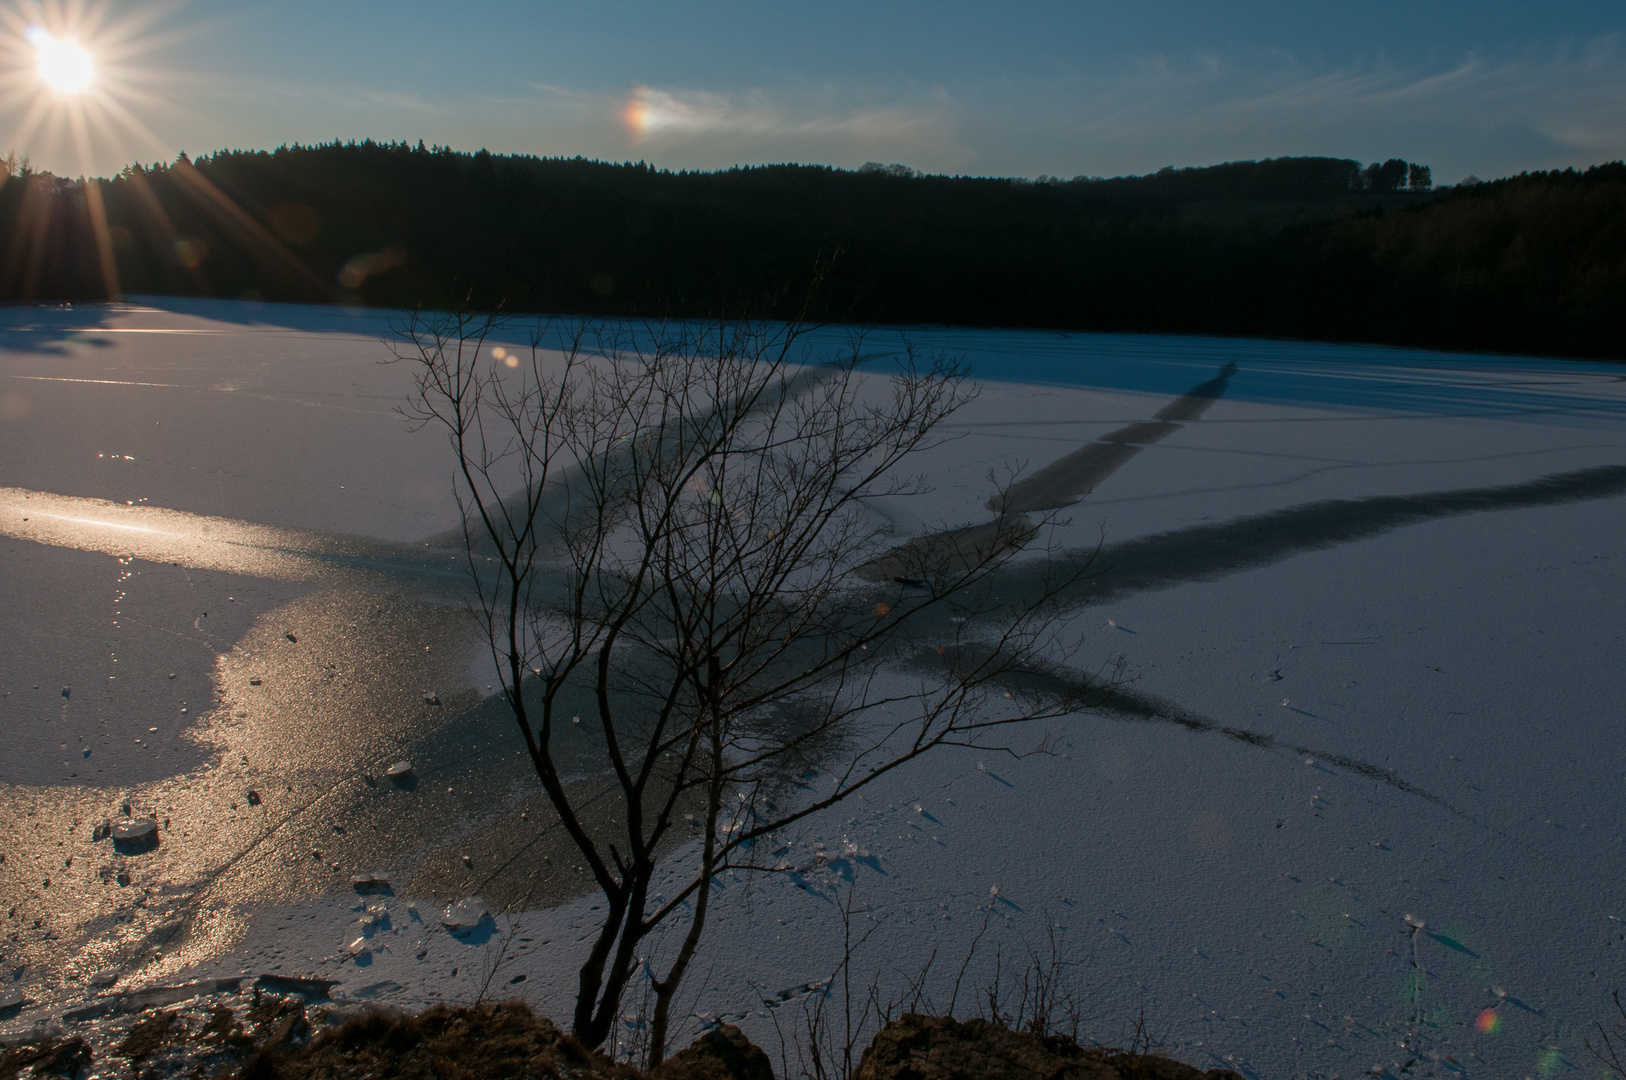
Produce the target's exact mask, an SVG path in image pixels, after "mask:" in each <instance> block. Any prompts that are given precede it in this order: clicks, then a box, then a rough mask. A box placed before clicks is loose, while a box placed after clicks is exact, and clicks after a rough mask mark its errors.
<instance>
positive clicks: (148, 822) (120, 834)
mask: <svg viewBox="0 0 1626 1080" xmlns="http://www.w3.org/2000/svg"><path fill="white" fill-rule="evenodd" d="M157 835H158V822H156V821H154V820H153V819H152V818H130V819H128V820H125V821H120V822H116V823H114V825H113V839H114V840H126V841H130V840H151V839H152V838H153V837H155V836H157Z"/></svg>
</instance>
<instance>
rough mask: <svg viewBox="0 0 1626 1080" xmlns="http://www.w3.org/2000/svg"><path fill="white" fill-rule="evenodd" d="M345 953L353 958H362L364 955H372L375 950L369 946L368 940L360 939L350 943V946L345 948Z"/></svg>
mask: <svg viewBox="0 0 1626 1080" xmlns="http://www.w3.org/2000/svg"><path fill="white" fill-rule="evenodd" d="M344 951H345V952H347V953H349V954H350V955H351V956H360V955H362V954H363V953H370V952H372V951H373V950H372V949H371V948H370V947H369V946H368V944H367V939H366V938H364V937H358V938H356V939H355V940H354V941H352V942H350V944H348V945H346V946H345V947H344Z"/></svg>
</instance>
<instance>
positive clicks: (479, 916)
mask: <svg viewBox="0 0 1626 1080" xmlns="http://www.w3.org/2000/svg"><path fill="white" fill-rule="evenodd" d="M490 917H491V913H490V912H488V911H487V910H486V906H485V903H484V901H482V900H481V899H480V898H479V897H478V896H471V897H469V898H468V899H466V900H459V901H458V902H457V903H455V904H453V905H452V906H451V907H449V908H447V909H446V914H445V916H443V917H442V918H441V920H440V921H441V923H442V924H443V925H444V926H446V927H447V929H450V930H472V929H474V928H475V927H476V926H479V925H480V923H481V922H482V921H483V920H485V919H489V918H490Z"/></svg>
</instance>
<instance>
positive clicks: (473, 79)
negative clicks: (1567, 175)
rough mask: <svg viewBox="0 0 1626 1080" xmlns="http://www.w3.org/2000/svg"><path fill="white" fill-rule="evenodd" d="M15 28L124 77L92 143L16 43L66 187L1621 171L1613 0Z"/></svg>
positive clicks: (29, 139)
mask: <svg viewBox="0 0 1626 1080" xmlns="http://www.w3.org/2000/svg"><path fill="white" fill-rule="evenodd" d="M4 2H5V0H0V4H3V3H4ZM9 10H10V11H11V13H12V17H11V18H10V19H9V20H8V26H9V27H10V29H11V32H12V33H13V36H16V34H17V32H18V31H19V28H21V27H23V26H25V25H26V24H28V23H30V22H39V21H42V20H43V21H45V22H46V23H53V20H54V21H55V24H54V25H52V26H51V27H50V28H51V29H53V30H55V31H57V32H59V33H66V32H67V29H66V28H67V27H68V26H69V24H70V23H73V22H74V21H75V19H76V18H77V19H78V21H79V22H80V23H82V24H83V25H82V26H81V31H80V32H81V33H82V34H83V35H84V36H86V37H87V38H88V39H90V43H91V44H92V46H93V51H95V52H96V53H97V59H98V62H99V63H100V64H101V69H102V71H103V73H104V75H105V78H104V80H103V81H102V83H101V84H100V88H99V89H94V90H93V91H92V92H91V94H92V96H93V97H94V96H95V95H97V94H100V95H102V97H103V98H104V99H111V102H112V104H111V105H110V106H109V107H107V108H106V109H104V110H103V111H104V115H103V116H102V117H101V120H100V122H98V123H92V124H89V125H87V128H86V130H87V132H89V134H88V135H87V136H86V137H85V138H84V139H81V140H78V141H76V140H75V139H74V138H73V137H72V131H71V124H70V123H69V121H68V119H66V118H65V117H64V116H62V115H58V114H60V113H64V112H65V110H64V109H63V108H62V107H61V106H60V103H52V106H53V107H52V109H49V110H42V111H37V113H36V116H35V119H34V120H33V121H32V122H29V121H27V120H25V116H26V113H27V109H28V108H29V106H30V104H31V102H32V100H33V96H34V95H35V94H36V93H37V89H38V82H37V79H36V78H33V77H32V76H33V71H32V68H31V66H30V65H31V63H32V61H31V59H30V56H29V53H28V52H27V50H26V49H25V48H22V47H20V46H18V47H13V48H9V49H6V50H0V62H3V63H4V64H6V65H8V67H7V70H5V71H4V72H3V73H0V74H3V97H0V127H4V128H6V129H7V130H8V131H9V132H11V133H12V135H11V138H10V142H9V143H5V142H0V146H5V145H10V146H14V147H15V148H16V149H17V150H18V151H19V152H20V153H28V154H30V155H31V156H32V157H33V159H34V161H35V162H36V163H37V164H40V165H42V166H45V167H49V168H53V169H57V170H59V171H63V172H67V173H79V172H84V171H90V172H103V173H105V172H107V171H109V170H112V169H116V168H117V167H118V166H119V165H121V164H122V163H124V162H125V161H126V160H130V159H133V158H139V159H142V160H158V159H161V158H168V157H173V155H174V154H175V153H176V152H177V151H179V150H182V149H184V150H186V151H188V152H190V153H194V154H196V153H199V152H206V151H209V150H213V149H217V148H221V147H262V148H263V147H274V146H276V145H279V144H281V143H284V142H293V141H300V142H314V141H325V140H330V139H334V138H338V139H360V138H368V137H371V138H375V139H407V140H412V141H416V140H418V139H423V140H424V141H426V142H429V143H442V144H447V145H451V146H453V147H456V148H458V149H469V150H472V149H478V148H480V147H488V148H490V149H492V150H494V151H502V152H522V153H535V154H543V155H575V154H581V155H584V156H588V157H598V158H605V159H612V160H628V159H631V160H638V159H643V160H648V161H651V162H654V163H656V164H658V165H662V166H667V167H672V168H720V167H727V166H730V165H734V164H758V163H764V162H778V161H806V162H820V163H828V164H834V165H839V166H844V167H853V166H857V165H859V164H861V163H863V162H865V161H868V160H878V161H882V162H902V163H905V164H908V165H911V166H914V167H915V168H919V169H924V170H928V171H932V172H950V173H974V174H982V175H1015V176H1035V175H1039V174H1051V175H1058V176H1073V175H1077V174H1081V173H1082V174H1088V175H1119V174H1124V173H1141V172H1149V171H1152V170H1155V169H1157V168H1159V167H1161V166H1163V165H1171V164H1172V165H1201V164H1210V163H1213V162H1218V161H1226V160H1237V159H1243V158H1261V157H1269V156H1278V155H1285V154H1330V155H1336V156H1341V157H1354V158H1359V159H1361V160H1373V159H1378V158H1386V157H1391V156H1394V157H1403V158H1407V159H1410V160H1414V161H1421V162H1424V163H1427V164H1430V165H1432V166H1433V167H1434V170H1435V176H1436V178H1437V179H1438V180H1441V181H1446V182H1450V181H1454V180H1456V179H1460V178H1461V177H1462V176H1464V175H1466V174H1469V173H1473V174H1477V175H1480V176H1484V177H1489V176H1499V175H1505V174H1507V173H1510V172H1517V171H1519V170H1522V169H1534V168H1550V167H1556V166H1566V165H1585V164H1590V163H1594V162H1598V161H1604V160H1611V159H1614V158H1619V157H1622V156H1626V4H1623V3H1621V2H1620V0H1615V2H1612V3H1603V2H1569V3H1562V2H1561V3H1546V4H1536V3H1510V2H1495V0H1491V2H1481V3H1452V2H1439V3H1434V4H1424V3H1416V2H1413V3H1407V4H1402V3H1391V2H1388V0H1367V2H1365V3H1361V4H1347V3H1346V4H1336V5H1335V4H1319V3H1312V2H1300V3H1230V4H1225V3H1216V2H1200V0H1142V2H1138V3H1134V4H1128V3H1122V2H1117V3H1110V4H1109V3H1086V2H1075V3H1060V2H1031V3H1003V4H990V3H967V2H939V3H920V2H885V0H870V2H868V3H846V2H844V0H821V2H819V3H792V2H788V0H785V2H765V0H759V2H745V0H718V2H704V3H682V2H667V3H651V2H645V0H583V2H575V3H547V2H531V3H519V2H514V3H507V2H502V3H498V2H490V3H470V2H463V3H455V4H451V3H445V2H443V0H442V2H434V3H431V2H422V0H405V2H395V3H388V4H385V3H364V2H360V0H348V2H347V0H327V2H322V3H317V2H312V0H284V2H279V3H275V4H272V3H256V2H245V0H218V2H214V3H204V2H194V3H190V4H169V5H167V6H158V5H154V4H141V3H120V2H119V0H112V2H111V3H109V4H107V6H106V12H105V15H104V16H103V17H101V19H100V20H99V25H100V29H93V28H91V27H90V24H91V23H95V22H97V20H96V19H95V18H94V17H92V16H94V13H95V10H96V9H95V8H94V7H89V8H85V9H84V12H83V13H81V14H80V15H78V16H75V14H74V12H75V10H77V9H72V8H70V7H63V6H61V5H58V6H57V7H54V8H53V7H49V6H47V7H44V8H41V7H38V6H18V5H17V4H16V3H14V2H13V3H12V6H11V7H10V9H9ZM86 13H88V14H86ZM113 106H116V108H115V107H113ZM85 108H86V109H87V110H94V109H96V108H97V105H96V103H95V102H94V101H89V100H87V101H86V102H85ZM47 114H49V115H47ZM42 117H43V118H42ZM19 140H21V141H19Z"/></svg>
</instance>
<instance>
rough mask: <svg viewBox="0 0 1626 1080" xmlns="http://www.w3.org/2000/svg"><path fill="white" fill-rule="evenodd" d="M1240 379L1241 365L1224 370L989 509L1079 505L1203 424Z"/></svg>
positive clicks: (1018, 487)
mask: <svg viewBox="0 0 1626 1080" xmlns="http://www.w3.org/2000/svg"><path fill="white" fill-rule="evenodd" d="M1234 374H1236V363H1235V361H1232V362H1231V363H1228V364H1226V365H1225V366H1224V367H1222V368H1220V371H1219V374H1218V375H1216V376H1214V377H1213V378H1212V379H1209V380H1208V381H1207V382H1204V383H1199V384H1198V385H1196V386H1194V387H1192V388H1191V389H1190V390H1188V391H1186V392H1185V393H1184V394H1182V395H1180V396H1179V397H1177V398H1175V399H1174V400H1173V401H1171V402H1169V404H1167V405H1165V406H1163V408H1161V409H1159V410H1158V411H1157V412H1155V413H1153V414H1152V419H1151V420H1149V421H1141V422H1139V423H1134V424H1130V425H1128V426H1126V427H1121V428H1119V429H1118V430H1116V431H1109V432H1107V433H1106V434H1105V435H1102V436H1101V437H1100V438H1099V439H1096V440H1095V441H1094V442H1092V443H1086V444H1085V445H1083V446H1081V447H1079V448H1078V449H1077V450H1074V451H1073V452H1072V453H1070V454H1067V455H1066V456H1064V457H1062V458H1059V459H1057V460H1055V461H1053V462H1051V463H1050V464H1049V465H1046V466H1045V467H1044V468H1042V469H1040V470H1039V471H1038V472H1036V473H1034V474H1033V475H1032V476H1030V477H1028V478H1027V479H1025V480H1022V481H1021V482H1019V483H1016V484H1013V485H1011V488H1010V490H1008V491H1006V492H1004V493H1003V494H1002V495H995V496H994V497H993V498H991V499H989V500H988V509H990V510H993V511H994V512H995V513H1002V514H1025V513H1029V512H1031V511H1036V510H1058V509H1060V508H1061V507H1063V506H1067V505H1069V504H1071V503H1075V502H1077V501H1078V500H1080V499H1082V498H1083V497H1084V496H1086V495H1088V494H1089V493H1090V492H1091V491H1093V490H1094V489H1095V487H1096V485H1097V484H1099V483H1101V481H1103V480H1105V479H1106V478H1107V477H1109V476H1111V475H1112V474H1113V473H1115V472H1117V471H1118V470H1119V469H1120V468H1122V467H1123V466H1124V465H1125V464H1127V463H1128V461H1129V459H1130V458H1132V457H1134V456H1135V455H1136V454H1138V453H1140V452H1141V451H1142V450H1143V449H1145V448H1146V447H1148V446H1151V445H1152V444H1153V443H1157V442H1161V441H1162V440H1164V439H1166V438H1168V437H1169V436H1170V435H1173V434H1174V433H1175V432H1176V431H1179V430H1180V427H1181V425H1182V424H1185V423H1189V422H1190V421H1192V420H1197V419H1200V418H1201V417H1202V415H1203V413H1205V412H1207V411H1208V407H1209V406H1210V405H1212V404H1214V402H1215V401H1218V400H1219V399H1220V397H1222V396H1223V395H1224V394H1225V388H1226V386H1227V385H1228V384H1229V383H1230V381H1231V376H1232V375H1234Z"/></svg>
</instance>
